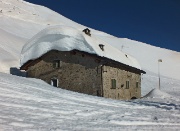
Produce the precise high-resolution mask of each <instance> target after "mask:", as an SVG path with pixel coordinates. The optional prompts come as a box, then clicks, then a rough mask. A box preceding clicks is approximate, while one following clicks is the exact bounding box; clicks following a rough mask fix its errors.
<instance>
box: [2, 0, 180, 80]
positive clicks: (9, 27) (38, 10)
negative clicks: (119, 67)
mask: <svg viewBox="0 0 180 131" xmlns="http://www.w3.org/2000/svg"><path fill="white" fill-rule="evenodd" d="M0 10H2V12H1V13H0V33H1V37H0V51H1V57H0V62H1V63H2V64H1V65H0V72H6V73H8V72H9V68H10V67H19V66H20V65H19V58H20V52H21V48H22V46H23V45H24V44H25V43H26V42H27V41H28V40H29V39H30V38H32V36H34V35H35V34H37V33H38V32H39V31H41V30H42V29H44V28H46V27H48V26H51V25H66V26H71V27H74V28H77V29H79V30H82V29H84V28H85V26H83V25H80V24H78V23H75V22H73V21H72V20H69V19H67V18H65V17H64V16H62V15H60V14H58V13H56V12H54V11H52V10H50V9H48V8H46V7H43V6H39V5H34V4H30V3H28V2H25V1H22V0H17V1H16V0H0ZM91 30H92V35H94V36H96V37H98V38H100V39H102V40H104V41H105V42H107V43H109V44H111V45H113V46H114V47H116V48H118V49H119V50H122V51H123V52H125V53H128V54H130V55H132V56H133V57H135V58H136V59H137V60H138V61H139V62H140V65H141V66H142V68H143V69H144V70H145V71H147V73H148V74H149V73H151V74H154V75H155V74H157V68H158V63H157V61H158V59H162V60H163V62H162V63H160V72H161V75H163V76H165V77H169V78H173V79H180V74H179V72H180V53H179V52H175V51H171V50H167V49H162V48H159V47H155V46H151V45H148V44H145V43H142V42H138V41H133V40H129V39H126V38H117V37H114V36H111V35H108V34H106V33H104V32H100V31H97V30H94V29H91ZM117 55H118V54H117Z"/></svg>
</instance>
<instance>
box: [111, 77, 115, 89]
mask: <svg viewBox="0 0 180 131" xmlns="http://www.w3.org/2000/svg"><path fill="white" fill-rule="evenodd" d="M111 89H116V80H115V79H111Z"/></svg>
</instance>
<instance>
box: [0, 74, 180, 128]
mask: <svg viewBox="0 0 180 131" xmlns="http://www.w3.org/2000/svg"><path fill="white" fill-rule="evenodd" d="M10 80H11V81H10ZM156 100H158V102H156ZM168 102H169V103H168ZM0 107H1V108H0V128H1V129H3V130H119V129H122V130H162V129H163V130H171V129H173V130H177V129H179V128H180V115H178V114H179V112H180V105H179V101H178V100H177V99H172V100H169V99H168V98H167V99H162V98H161V99H155V98H154V99H152V98H145V99H140V100H135V101H119V100H111V99H106V98H101V97H96V96H90V95H85V94H80V93H76V92H71V91H67V90H63V89H58V88H55V87H52V86H50V85H48V84H46V83H44V82H42V81H41V80H36V79H27V78H22V77H17V76H12V75H8V74H2V73H0Z"/></svg>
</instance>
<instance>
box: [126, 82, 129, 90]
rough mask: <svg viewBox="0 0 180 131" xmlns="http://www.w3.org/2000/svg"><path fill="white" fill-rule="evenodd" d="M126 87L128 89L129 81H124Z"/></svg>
mask: <svg viewBox="0 0 180 131" xmlns="http://www.w3.org/2000/svg"><path fill="white" fill-rule="evenodd" d="M126 89H129V81H126Z"/></svg>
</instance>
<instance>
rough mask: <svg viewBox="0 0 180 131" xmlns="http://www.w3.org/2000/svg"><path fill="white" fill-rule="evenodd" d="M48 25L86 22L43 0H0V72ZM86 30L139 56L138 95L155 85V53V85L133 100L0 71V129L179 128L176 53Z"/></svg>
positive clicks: (179, 80) (179, 84) (179, 63)
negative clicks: (33, 0)
mask: <svg viewBox="0 0 180 131" xmlns="http://www.w3.org/2000/svg"><path fill="white" fill-rule="evenodd" d="M51 25H62V26H63V25H65V26H70V27H73V28H76V29H78V30H80V31H82V30H83V29H84V28H86V27H85V26H83V25H80V24H78V23H75V22H73V21H71V20H69V19H67V18H65V17H64V16H62V15H60V14H58V13H56V12H54V11H52V10H50V9H48V8H46V7H43V6H39V5H34V4H31V3H28V2H25V1H23V0H0V63H1V64H0V72H4V73H9V72H10V68H12V67H17V68H19V67H20V53H21V49H22V47H23V45H24V44H25V43H26V42H28V40H30V39H31V38H32V37H33V36H34V35H35V34H37V33H38V32H39V31H41V30H43V29H44V28H46V27H49V26H51ZM91 31H92V32H91V34H92V35H93V36H95V37H98V38H100V39H102V40H103V41H105V42H106V43H109V44H111V45H112V46H114V47H116V48H117V49H119V50H121V51H122V52H124V53H128V54H130V55H132V56H133V57H135V58H136V59H137V60H138V61H139V63H140V65H141V67H142V69H143V70H145V71H146V72H147V74H145V75H143V76H142V96H144V95H145V94H147V93H148V92H149V91H150V90H151V89H153V88H156V87H157V86H158V77H157V70H158V59H162V60H163V62H162V63H160V72H161V75H162V76H161V91H160V90H157V89H156V90H152V91H151V92H150V93H149V94H148V95H147V96H146V97H148V98H143V99H139V100H135V101H117V100H111V99H106V98H99V97H95V96H89V95H85V94H80V93H75V92H71V91H66V90H63V89H57V88H53V87H52V86H50V85H47V84H46V83H44V82H43V81H41V80H37V79H29V78H22V77H17V76H12V75H9V74H4V73H0V130H119V129H121V130H178V129H179V128H180V124H179V122H180V115H179V111H180V105H179V102H180V97H179V92H180V74H179V72H180V53H179V52H175V51H171V50H167V49H162V48H159V47H155V46H151V45H149V44H145V43H142V42H138V41H134V40H130V39H127V38H117V37H114V36H111V35H109V34H107V33H104V32H101V31H97V30H94V29H91ZM117 55H118V54H117ZM164 92H166V93H164ZM167 93H168V94H167ZM152 97H155V98H152Z"/></svg>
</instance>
